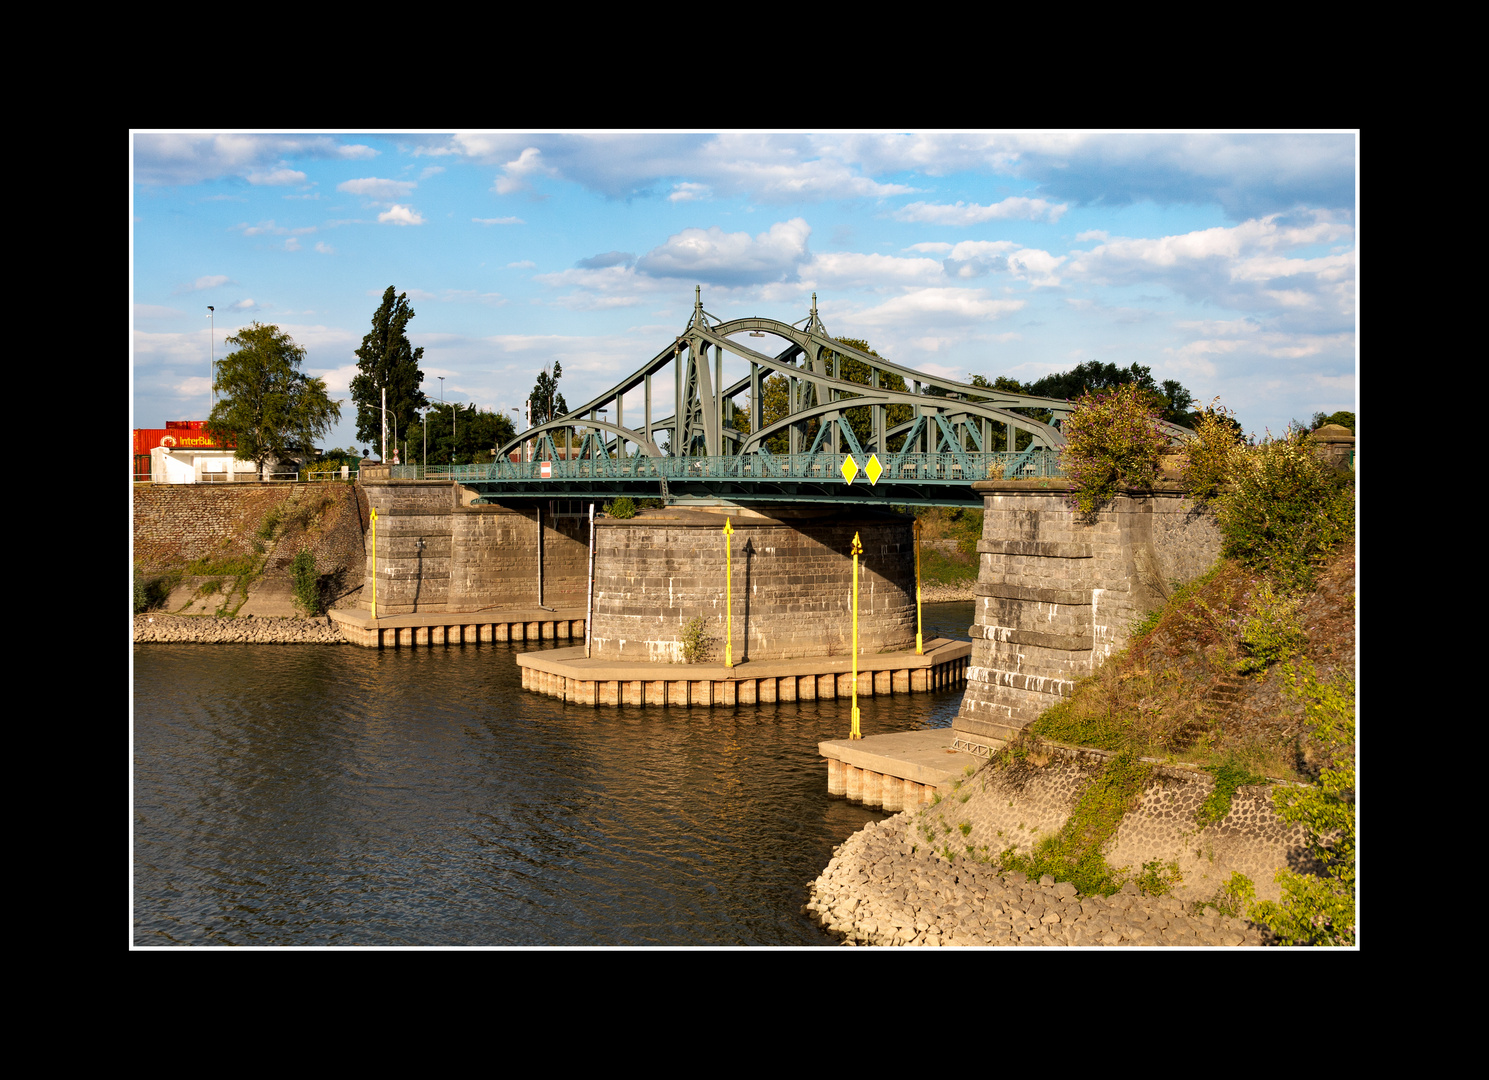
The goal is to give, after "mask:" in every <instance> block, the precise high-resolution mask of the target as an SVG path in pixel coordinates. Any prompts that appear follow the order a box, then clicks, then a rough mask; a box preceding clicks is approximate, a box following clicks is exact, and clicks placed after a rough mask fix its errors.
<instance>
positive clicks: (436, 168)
mask: <svg viewBox="0 0 1489 1080" xmlns="http://www.w3.org/2000/svg"><path fill="white" fill-rule="evenodd" d="M444 171H445V167H444V166H443V165H426V166H425V167H424V170H423V171H422V172H421V173H419V179H420V180H428V179H429V178H430V177H431V176H438V175H439V174H440V173H442V172H444Z"/></svg>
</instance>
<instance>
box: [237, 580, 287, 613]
mask: <svg viewBox="0 0 1489 1080" xmlns="http://www.w3.org/2000/svg"><path fill="white" fill-rule="evenodd" d="M238 614H239V615H240V616H241V615H260V616H267V617H272V618H294V617H296V616H298V615H299V614H300V609H299V608H297V607H295V587H294V584H293V582H291V581H290V579H289V578H286V577H262V578H259V579H258V580H257V581H255V582H254V583H253V584H252V585H250V586H249V587H248V599H247V600H245V601H243V606H242V607H240V608H239V609H238Z"/></svg>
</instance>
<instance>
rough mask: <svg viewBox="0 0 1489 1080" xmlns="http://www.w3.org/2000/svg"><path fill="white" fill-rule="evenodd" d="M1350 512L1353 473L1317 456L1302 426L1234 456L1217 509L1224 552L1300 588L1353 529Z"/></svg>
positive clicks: (1287, 588)
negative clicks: (1229, 478)
mask: <svg viewBox="0 0 1489 1080" xmlns="http://www.w3.org/2000/svg"><path fill="white" fill-rule="evenodd" d="M1354 512H1355V498H1354V486H1353V484H1352V483H1351V479H1350V478H1349V477H1348V476H1347V475H1344V474H1342V473H1339V472H1336V471H1335V470H1334V469H1332V468H1330V467H1329V465H1328V464H1327V463H1326V462H1324V461H1321V460H1320V459H1319V457H1318V455H1317V454H1316V453H1315V451H1314V448H1313V445H1312V444H1311V443H1310V442H1309V441H1308V435H1307V432H1305V431H1298V430H1293V429H1291V428H1289V429H1288V430H1287V431H1286V432H1285V433H1284V434H1283V435H1282V436H1281V437H1280V438H1272V437H1271V436H1270V435H1268V437H1267V438H1266V439H1264V440H1263V441H1262V442H1261V443H1260V444H1259V445H1257V446H1254V447H1247V448H1245V450H1244V452H1242V453H1241V454H1239V455H1238V456H1237V458H1236V462H1235V465H1234V471H1233V487H1231V488H1230V489H1229V490H1228V491H1227V492H1226V493H1225V494H1224V496H1223V497H1222V498H1221V499H1220V510H1219V513H1218V515H1217V520H1218V523H1219V525H1220V532H1221V535H1222V536H1223V537H1224V539H1225V547H1224V549H1223V554H1225V555H1227V556H1230V557H1231V558H1235V559H1239V560H1240V561H1241V563H1242V564H1243V565H1245V566H1248V567H1251V568H1252V569H1254V570H1260V571H1261V572H1262V573H1264V574H1266V575H1267V577H1269V578H1271V579H1272V580H1273V581H1275V582H1276V583H1277V584H1278V585H1279V586H1280V587H1281V588H1282V589H1283V590H1284V591H1285V592H1289V593H1298V592H1301V591H1302V590H1305V589H1307V588H1309V587H1310V586H1311V585H1312V583H1313V578H1314V574H1315V573H1316V571H1317V570H1318V568H1319V566H1321V565H1322V564H1323V562H1324V560H1325V559H1327V558H1328V557H1329V554H1330V553H1331V552H1333V550H1334V549H1335V548H1336V547H1338V545H1339V544H1341V543H1343V542H1344V541H1346V540H1348V539H1350V538H1351V537H1352V536H1353V535H1354V527H1355V513H1354Z"/></svg>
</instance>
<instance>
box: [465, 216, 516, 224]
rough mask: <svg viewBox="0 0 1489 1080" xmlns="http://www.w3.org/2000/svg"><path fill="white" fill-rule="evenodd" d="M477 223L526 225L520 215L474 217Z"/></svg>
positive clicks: (473, 219)
mask: <svg viewBox="0 0 1489 1080" xmlns="http://www.w3.org/2000/svg"><path fill="white" fill-rule="evenodd" d="M471 220H472V221H474V222H475V223H476V224H477V225H526V224H527V222H525V221H523V220H522V219H521V218H520V217H473V218H471Z"/></svg>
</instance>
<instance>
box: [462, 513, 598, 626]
mask: <svg viewBox="0 0 1489 1080" xmlns="http://www.w3.org/2000/svg"><path fill="white" fill-rule="evenodd" d="M542 517H543V552H542V554H543V604H544V606H546V607H583V606H584V601H585V590H586V587H587V585H588V581H589V563H588V555H589V519H588V518H581V517H578V516H564V517H555V516H553V515H552V514H549V513H547V512H546V511H545V512H544V513H543V515H542ZM450 527H451V536H452V547H451V561H450V586H449V600H448V604H449V607H448V610H450V611H479V610H480V609H482V608H486V607H503V606H506V607H510V606H512V605H514V604H528V605H533V606H536V605H537V603H538V513H537V511H536V510H534V509H531V508H525V509H509V508H507V507H504V506H459V507H456V508H455V510H454V515H453V520H452V521H451V526H450Z"/></svg>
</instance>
